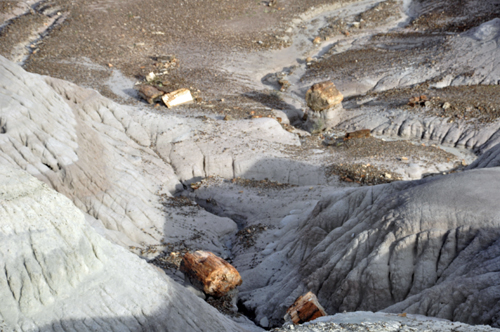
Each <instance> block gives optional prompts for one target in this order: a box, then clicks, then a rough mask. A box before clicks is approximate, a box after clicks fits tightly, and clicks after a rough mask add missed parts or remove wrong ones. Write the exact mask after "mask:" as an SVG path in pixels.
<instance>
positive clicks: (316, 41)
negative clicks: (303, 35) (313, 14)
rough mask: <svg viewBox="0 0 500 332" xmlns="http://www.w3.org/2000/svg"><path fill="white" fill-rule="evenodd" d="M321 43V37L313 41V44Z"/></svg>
mask: <svg viewBox="0 0 500 332" xmlns="http://www.w3.org/2000/svg"><path fill="white" fill-rule="evenodd" d="M320 43H321V37H316V38H314V40H313V44H320Z"/></svg>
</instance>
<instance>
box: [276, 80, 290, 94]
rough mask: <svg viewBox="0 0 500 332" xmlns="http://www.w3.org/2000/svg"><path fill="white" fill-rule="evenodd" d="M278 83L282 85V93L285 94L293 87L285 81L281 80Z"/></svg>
mask: <svg viewBox="0 0 500 332" xmlns="http://www.w3.org/2000/svg"><path fill="white" fill-rule="evenodd" d="M278 83H279V84H281V89H280V91H281V92H285V91H286V90H287V89H288V88H289V87H290V86H291V85H292V84H291V83H290V82H289V81H287V80H284V79H281V80H279V81H278Z"/></svg>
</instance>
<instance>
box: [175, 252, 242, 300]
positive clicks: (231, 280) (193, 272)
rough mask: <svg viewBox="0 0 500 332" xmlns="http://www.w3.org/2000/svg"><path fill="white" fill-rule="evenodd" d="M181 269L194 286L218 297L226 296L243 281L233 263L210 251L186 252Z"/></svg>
mask: <svg viewBox="0 0 500 332" xmlns="http://www.w3.org/2000/svg"><path fill="white" fill-rule="evenodd" d="M180 270H181V271H182V272H183V273H184V274H186V275H187V276H188V278H189V280H190V281H191V283H192V284H193V285H194V286H196V287H199V288H200V289H201V290H203V292H205V294H207V295H212V296H216V297H220V296H224V295H225V294H226V293H227V292H229V291H230V290H232V289H233V288H235V287H236V286H239V285H241V283H242V280H241V276H240V274H239V273H238V271H237V270H236V269H235V268H234V267H233V266H232V265H231V264H229V263H228V262H226V261H225V260H223V259H222V258H220V257H217V256H216V255H214V254H213V253H211V252H208V251H195V252H194V253H189V252H188V253H186V254H185V255H184V257H183V258H182V262H181V266H180Z"/></svg>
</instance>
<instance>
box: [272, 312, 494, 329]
mask: <svg viewBox="0 0 500 332" xmlns="http://www.w3.org/2000/svg"><path fill="white" fill-rule="evenodd" d="M271 331H274V332H285V331H286V332H288V331H297V332H326V331H327V332H437V331H439V332H490V331H491V332H494V331H498V329H494V328H491V327H489V326H484V325H482V326H470V325H467V324H462V323H457V322H450V321H447V320H441V319H433V318H428V317H425V316H419V315H406V314H405V313H403V314H398V315H396V314H385V313H372V312H354V313H345V314H337V315H335V316H327V317H321V318H319V319H317V320H315V321H314V322H313V323H305V324H303V325H293V324H290V323H286V324H285V325H283V327H281V328H275V329H272V330H271Z"/></svg>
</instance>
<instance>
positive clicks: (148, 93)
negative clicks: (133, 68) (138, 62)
mask: <svg viewBox="0 0 500 332" xmlns="http://www.w3.org/2000/svg"><path fill="white" fill-rule="evenodd" d="M164 94H165V93H164V92H163V91H160V90H158V89H157V88H155V87H154V86H151V85H141V86H140V88H139V95H140V96H141V97H142V98H143V99H145V100H146V101H147V102H148V103H150V104H153V103H154V102H155V100H156V99H158V98H160V97H161V96H163V95H164Z"/></svg>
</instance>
